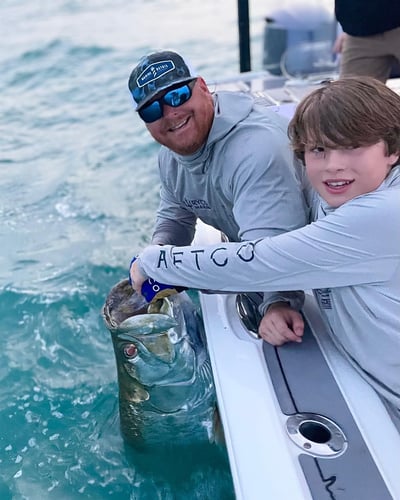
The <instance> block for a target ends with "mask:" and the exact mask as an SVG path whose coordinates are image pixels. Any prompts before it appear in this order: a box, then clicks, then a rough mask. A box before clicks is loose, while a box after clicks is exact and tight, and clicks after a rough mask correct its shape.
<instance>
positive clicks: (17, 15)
mask: <svg viewBox="0 0 400 500" xmlns="http://www.w3.org/2000/svg"><path fill="white" fill-rule="evenodd" d="M249 3H250V18H251V47H252V69H253V70H260V69H262V68H261V65H262V56H261V53H262V39H263V26H264V16H265V13H266V8H265V7H264V5H263V4H264V3H268V2H259V1H254V2H252V1H250V2H249ZM0 25H1V39H2V40H1V50H0V75H1V77H0V145H1V147H0V168H1V176H0V218H1V225H0V312H1V318H2V321H1V349H0V499H1V500H8V499H15V500H20V499H29V500H36V499H38V500H39V499H40V500H47V499H57V500H64V499H65V500H75V499H81V498H85V499H86V498H88V499H89V498H90V499H99V500H100V499H106V498H107V499H108V498H115V499H135V500H136V499H138V500H142V499H149V500H154V499H163V500H167V499H174V500H175V499H184V500H190V499H199V500H200V499H213V500H225V499H226V500H229V499H233V498H234V494H233V489H232V482H231V477H230V471H229V465H228V462H227V460H226V457H225V456H224V454H223V453H220V452H218V451H216V450H215V449H214V447H210V446H204V448H203V449H201V450H196V453H192V454H189V456H190V460H189V461H188V459H187V457H186V458H184V459H182V460H180V459H179V457H175V460H174V461H172V462H171V464H170V474H169V475H168V474H167V475H164V476H162V477H159V476H157V475H156V474H153V471H152V468H151V467H147V468H143V467H142V465H143V464H141V463H140V460H136V459H135V456H134V455H133V456H132V455H131V454H130V453H128V452H127V451H126V448H125V447H124V443H123V441H122V439H121V435H120V431H119V422H118V385H117V380H116V367H115V360H114V354H113V349H112V343H111V337H110V334H109V332H108V330H107V329H106V328H105V325H104V324H103V320H102V318H101V315H100V311H101V307H102V305H103V303H104V300H105V297H106V296H107V294H108V291H109V290H110V288H111V287H112V286H113V285H114V284H115V283H116V282H117V281H119V280H120V279H121V278H124V277H126V275H127V269H128V265H129V262H130V259H131V257H132V255H134V254H136V253H137V252H138V250H140V249H141V248H142V247H143V246H145V245H146V244H147V242H148V241H149V236H150V233H151V228H152V226H153V221H154V215H155V210H156V207H157V204H158V189H159V185H158V172H157V166H156V155H157V151H158V146H157V145H156V144H155V143H154V142H153V141H152V140H151V138H150V136H149V134H148V132H147V130H146V129H145V127H144V126H143V124H142V123H141V122H140V120H139V118H138V117H137V116H136V115H135V113H134V111H133V103H132V101H131V97H130V95H129V92H128V90H127V80H128V77H129V74H130V71H131V69H132V68H133V66H134V65H135V63H136V61H137V60H138V58H139V57H140V56H141V55H143V54H144V53H147V52H148V51H149V50H152V49H157V48H172V49H175V50H177V51H180V52H182V53H183V54H184V55H185V56H186V57H187V58H188V59H189V60H190V62H191V63H192V65H193V66H194V67H195V68H196V69H197V71H198V72H199V73H201V74H202V75H203V76H204V77H205V78H206V80H207V81H212V80H214V79H218V78H223V77H228V76H231V75H233V74H235V73H237V72H238V71H239V50H238V26H237V2H236V1H234V0H218V1H216V0H202V1H201V2H199V1H197V0H185V1H183V0H168V1H167V0H131V1H128V0H85V1H78V0H51V1H50V0H40V1H38V2H28V1H26V0H3V1H2V2H1V4H0ZM160 460H161V457H160ZM156 461H157V457H155V463H154V470H156V469H157V468H158V465H160V464H157V463H156ZM183 469H184V470H185V474H179V473H177V472H179V470H181V471H182V470H183ZM182 476H184V477H182Z"/></svg>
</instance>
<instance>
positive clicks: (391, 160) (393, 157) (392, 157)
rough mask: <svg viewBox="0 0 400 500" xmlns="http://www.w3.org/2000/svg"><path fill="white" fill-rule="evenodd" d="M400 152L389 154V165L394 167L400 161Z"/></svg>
mask: <svg viewBox="0 0 400 500" xmlns="http://www.w3.org/2000/svg"><path fill="white" fill-rule="evenodd" d="M399 158H400V152H398V153H393V154H391V155H389V165H390V166H391V167H393V166H394V165H396V164H397V163H398V162H399Z"/></svg>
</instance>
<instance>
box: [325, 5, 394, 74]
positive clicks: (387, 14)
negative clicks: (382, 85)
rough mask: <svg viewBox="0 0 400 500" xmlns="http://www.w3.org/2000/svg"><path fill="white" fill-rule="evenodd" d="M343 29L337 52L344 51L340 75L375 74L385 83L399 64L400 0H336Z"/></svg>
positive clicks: (336, 8) (335, 50)
mask: <svg viewBox="0 0 400 500" xmlns="http://www.w3.org/2000/svg"><path fill="white" fill-rule="evenodd" d="M335 15H336V19H337V21H338V22H339V24H340V25H341V27H342V29H343V33H341V34H340V35H339V36H338V38H337V39H336V42H335V45H334V47H333V50H334V52H337V53H340V54H341V59H340V76H351V75H355V76H373V77H374V78H376V79H377V80H380V81H382V82H386V80H387V78H389V76H393V75H395V74H396V76H398V75H397V73H398V68H399V65H400V1H399V0H379V1H378V0H352V1H349V0H335Z"/></svg>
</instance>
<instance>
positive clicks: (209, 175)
mask: <svg viewBox="0 0 400 500" xmlns="http://www.w3.org/2000/svg"><path fill="white" fill-rule="evenodd" d="M129 90H130V91H131V93H132V96H133V99H134V101H135V103H136V111H137V112H138V114H139V116H140V118H141V119H142V120H143V121H144V122H145V124H146V127H147V129H148V131H149V132H150V134H151V135H152V137H153V138H154V139H155V140H156V141H157V142H158V143H160V144H161V145H162V147H161V149H160V152H159V157H158V165H159V172H160V180H161V191H160V197H161V200H160V205H159V209H158V213H157V220H156V225H155V229H154V233H153V237H152V243H153V244H174V245H188V244H190V243H191V241H192V239H193V236H194V233H195V224H196V219H197V218H199V219H201V220H202V221H203V222H205V223H206V224H209V225H211V226H213V227H215V228H216V229H218V230H220V231H221V232H222V233H224V234H225V235H226V237H227V238H228V239H229V240H230V241H241V240H250V239H256V238H261V237H263V236H274V235H277V234H280V233H283V232H286V231H290V230H293V229H296V228H298V227H301V226H304V225H305V224H306V223H307V222H308V212H307V207H306V203H305V201H304V197H303V193H302V186H301V181H300V179H299V177H298V176H297V172H296V169H295V166H294V165H295V161H296V160H295V158H294V155H293V152H292V151H291V149H290V147H289V142H288V138H287V121H286V119H285V118H283V117H282V116H280V115H278V114H277V113H276V112H274V111H273V110H269V109H268V108H267V106H266V105H265V103H262V102H257V100H256V99H254V98H253V97H252V96H250V95H248V94H245V93H239V92H222V91H221V92H216V93H215V94H211V93H210V91H209V89H208V87H207V84H206V82H205V81H204V79H203V78H202V77H200V76H197V75H195V73H193V71H192V70H191V69H190V68H189V66H188V64H187V63H186V62H185V60H184V59H183V58H182V57H181V56H180V55H179V54H177V53H176V52H172V51H169V50H168V51H158V52H153V53H151V54H149V55H146V56H144V57H142V58H141V59H140V61H139V63H138V64H137V66H136V67H135V68H134V69H133V71H132V73H131V75H130V78H129ZM302 300H303V294H302V292H285V293H279V292H276V293H268V294H264V301H263V303H262V305H261V306H260V312H261V313H262V314H264V313H265V312H266V315H265V317H264V318H263V319H262V321H261V323H260V325H259V332H260V333H262V331H263V330H264V329H269V328H270V324H271V322H273V319H274V314H275V311H276V310H279V311H281V310H282V309H283V310H284V311H287V315H288V317H287V321H288V324H289V325H291V327H292V330H293V337H294V338H293V340H295V339H297V340H298V341H300V340H301V335H302V333H303V326H304V325H303V320H302V318H301V316H300V314H299V313H298V312H297V311H298V310H299V308H300V307H301V305H302ZM271 304H273V305H271ZM289 306H292V308H293V309H291V308H290V307H289Z"/></svg>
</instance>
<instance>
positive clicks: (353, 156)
mask: <svg viewBox="0 0 400 500" xmlns="http://www.w3.org/2000/svg"><path fill="white" fill-rule="evenodd" d="M397 159H398V155H394V154H392V155H389V156H387V154H386V145H385V143H384V142H383V141H380V142H378V143H376V144H373V145H372V146H364V147H359V148H354V149H330V148H322V147H313V148H312V149H307V148H306V150H305V152H304V160H305V165H306V170H307V175H308V178H309V179H310V182H311V184H312V186H313V187H314V189H316V191H318V193H319V194H320V195H321V196H322V198H323V199H324V200H325V201H326V202H327V203H328V204H329V205H330V206H331V207H339V206H340V205H343V203H346V201H349V200H351V199H353V198H355V197H356V196H360V195H362V194H366V193H370V192H371V191H374V190H375V189H377V188H378V187H379V186H380V184H382V182H383V181H384V179H385V178H386V176H387V175H388V173H389V172H390V170H391V168H392V165H394V164H395V163H396V161H397Z"/></svg>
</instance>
